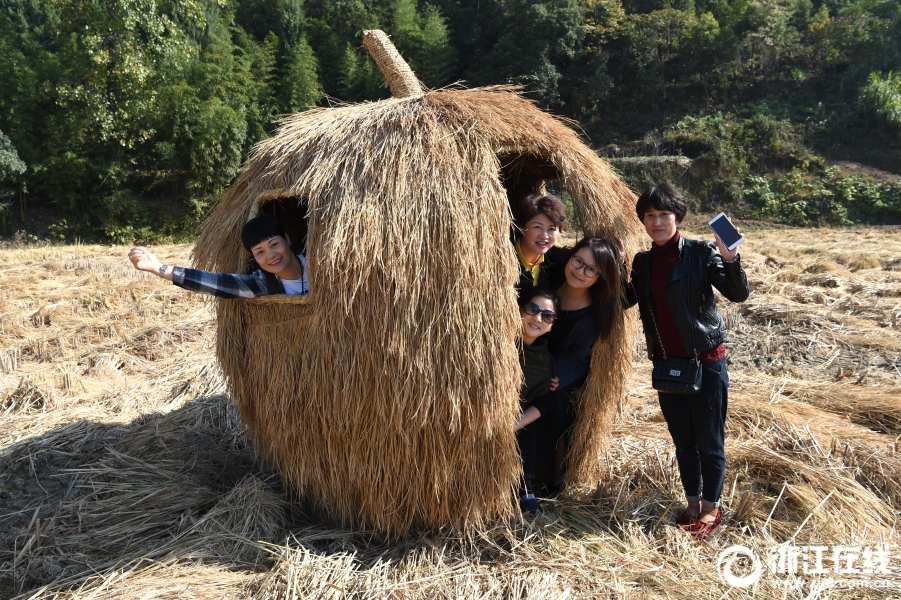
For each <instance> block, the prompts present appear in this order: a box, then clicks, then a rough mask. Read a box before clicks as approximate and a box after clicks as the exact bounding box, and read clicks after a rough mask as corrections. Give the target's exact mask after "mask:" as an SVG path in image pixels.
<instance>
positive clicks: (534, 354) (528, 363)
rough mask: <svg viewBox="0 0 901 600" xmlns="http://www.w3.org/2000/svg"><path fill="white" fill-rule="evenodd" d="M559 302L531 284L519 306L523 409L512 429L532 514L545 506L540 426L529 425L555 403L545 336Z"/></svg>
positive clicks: (525, 505)
mask: <svg viewBox="0 0 901 600" xmlns="http://www.w3.org/2000/svg"><path fill="white" fill-rule="evenodd" d="M559 305H560V300H559V299H558V298H557V294H555V293H554V292H552V291H551V290H548V289H546V288H532V289H531V290H529V292H528V293H527V294H526V296H525V299H524V301H523V303H522V305H521V306H520V307H519V314H520V315H521V316H522V346H521V347H520V352H519V365H520V367H521V368H522V374H523V383H522V387H521V388H520V390H519V402H520V407H521V408H522V409H523V410H522V413H521V414H520V415H519V418H517V419H516V422H515V423H514V425H513V429H514V431H516V440H517V441H518V442H519V451H520V454H521V455H522V470H523V486H522V489H521V490H520V494H519V495H520V504H521V506H522V510H523V512H525V513H526V514H529V515H531V516H537V515H539V514H542V513H543V512H544V510H543V509H542V508H541V504H539V502H538V500H537V499H536V498H535V494H534V490H535V476H536V469H535V459H536V450H537V437H536V432H537V428H536V427H534V426H533V427H527V426H528V425H529V424H531V423H532V422H534V421H536V420H537V419H538V418H540V417H541V416H542V415H547V414H549V412H550V410H551V408H552V406H553V402H552V401H553V398H552V397H551V396H549V395H548V392H550V391H553V390H555V389H557V378H556V377H555V376H554V373H555V371H554V358H553V357H552V356H551V353H550V352H549V351H548V346H547V341H546V340H545V339H543V338H542V336H544V334H546V333H547V332H549V331H550V330H551V327H552V326H553V324H554V322H555V321H556V320H557V312H556V311H557V310H558V309H559Z"/></svg>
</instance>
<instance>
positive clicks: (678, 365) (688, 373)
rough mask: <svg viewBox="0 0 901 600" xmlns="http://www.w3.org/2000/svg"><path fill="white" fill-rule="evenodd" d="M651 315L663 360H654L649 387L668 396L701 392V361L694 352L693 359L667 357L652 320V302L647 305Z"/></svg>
mask: <svg viewBox="0 0 901 600" xmlns="http://www.w3.org/2000/svg"><path fill="white" fill-rule="evenodd" d="M648 311H649V312H650V313H651V322H652V323H653V324H654V332H655V333H656V334H657V339H658V340H660V349H661V350H662V351H663V358H655V359H654V370H653V371H651V386H652V387H653V388H654V389H655V390H657V391H658V392H666V393H668V394H697V393H698V392H699V391H701V374H702V371H701V361H699V360H698V353H697V350H695V355H694V357H693V358H685V357H682V356H667V355H666V350H665V349H664V348H663V338H661V337H660V330H658V329H657V319H655V318H654V305H653V301H652V303H651V304H649V305H648Z"/></svg>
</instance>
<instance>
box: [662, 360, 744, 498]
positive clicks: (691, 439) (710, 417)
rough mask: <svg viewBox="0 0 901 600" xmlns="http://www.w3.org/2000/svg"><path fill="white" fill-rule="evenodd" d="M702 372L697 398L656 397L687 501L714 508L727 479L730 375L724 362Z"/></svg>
mask: <svg viewBox="0 0 901 600" xmlns="http://www.w3.org/2000/svg"><path fill="white" fill-rule="evenodd" d="M701 368H702V370H703V375H702V380H701V390H700V391H699V392H698V393H697V394H667V393H665V392H657V396H658V398H659V400H660V410H661V411H663V417H664V418H665V419H666V425H667V427H668V428H669V433H670V436H671V437H672V438H673V444H675V445H676V462H677V463H678V465H679V475H680V477H681V478H682V487H683V488H684V489H685V496H686V498H688V500H690V501H697V500H702V501H703V502H704V504H705V505H706V506H711V507H713V506H719V501H720V494H722V491H723V481H724V479H725V477H726V451H725V449H724V446H725V437H726V408H727V407H728V404H729V374H728V373H727V372H726V359H725V358H721V359H720V360H718V361H716V362H714V363H710V364H709V365H703V366H702V367H701ZM702 486H703V487H702Z"/></svg>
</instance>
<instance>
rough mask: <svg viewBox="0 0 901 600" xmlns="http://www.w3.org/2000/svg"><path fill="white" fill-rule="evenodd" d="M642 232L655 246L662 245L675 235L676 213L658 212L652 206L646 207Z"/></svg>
mask: <svg viewBox="0 0 901 600" xmlns="http://www.w3.org/2000/svg"><path fill="white" fill-rule="evenodd" d="M642 223H644V230H645V231H647V232H648V235H649V236H651V239H652V240H654V243H655V244H659V245H661V246H662V245H663V244H665V243H667V242H668V241H670V240H671V239H673V236H674V235H676V225H677V224H678V223H679V221H678V220H677V219H676V213H674V212H673V211H671V210H666V209H663V210H659V209H656V208H654V207H653V206H650V207H648V209H647V211H645V213H644V219H642Z"/></svg>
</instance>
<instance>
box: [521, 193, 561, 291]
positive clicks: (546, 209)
mask: <svg viewBox="0 0 901 600" xmlns="http://www.w3.org/2000/svg"><path fill="white" fill-rule="evenodd" d="M513 213H514V215H513V216H514V217H515V219H516V241H515V242H514V247H515V248H516V258H517V259H518V260H519V281H518V282H517V284H516V290H517V294H518V296H519V303H520V304H522V302H523V300H524V299H525V296H526V295H527V294H528V293H529V292H530V291H531V290H532V288H535V287H548V273H549V272H550V270H551V269H552V268H553V264H552V262H551V261H550V260H548V254H547V253H548V250H551V249H552V248H554V244H556V243H557V236H558V235H559V234H560V232H561V231H563V225H564V223H565V222H566V205H565V204H563V202H561V201H560V199H559V198H557V197H556V196H552V195H550V194H545V195H542V194H529V195H528V196H526V197H524V198H523V199H522V200H520V201H519V202H518V203H516V205H515V206H514V210H513Z"/></svg>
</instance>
